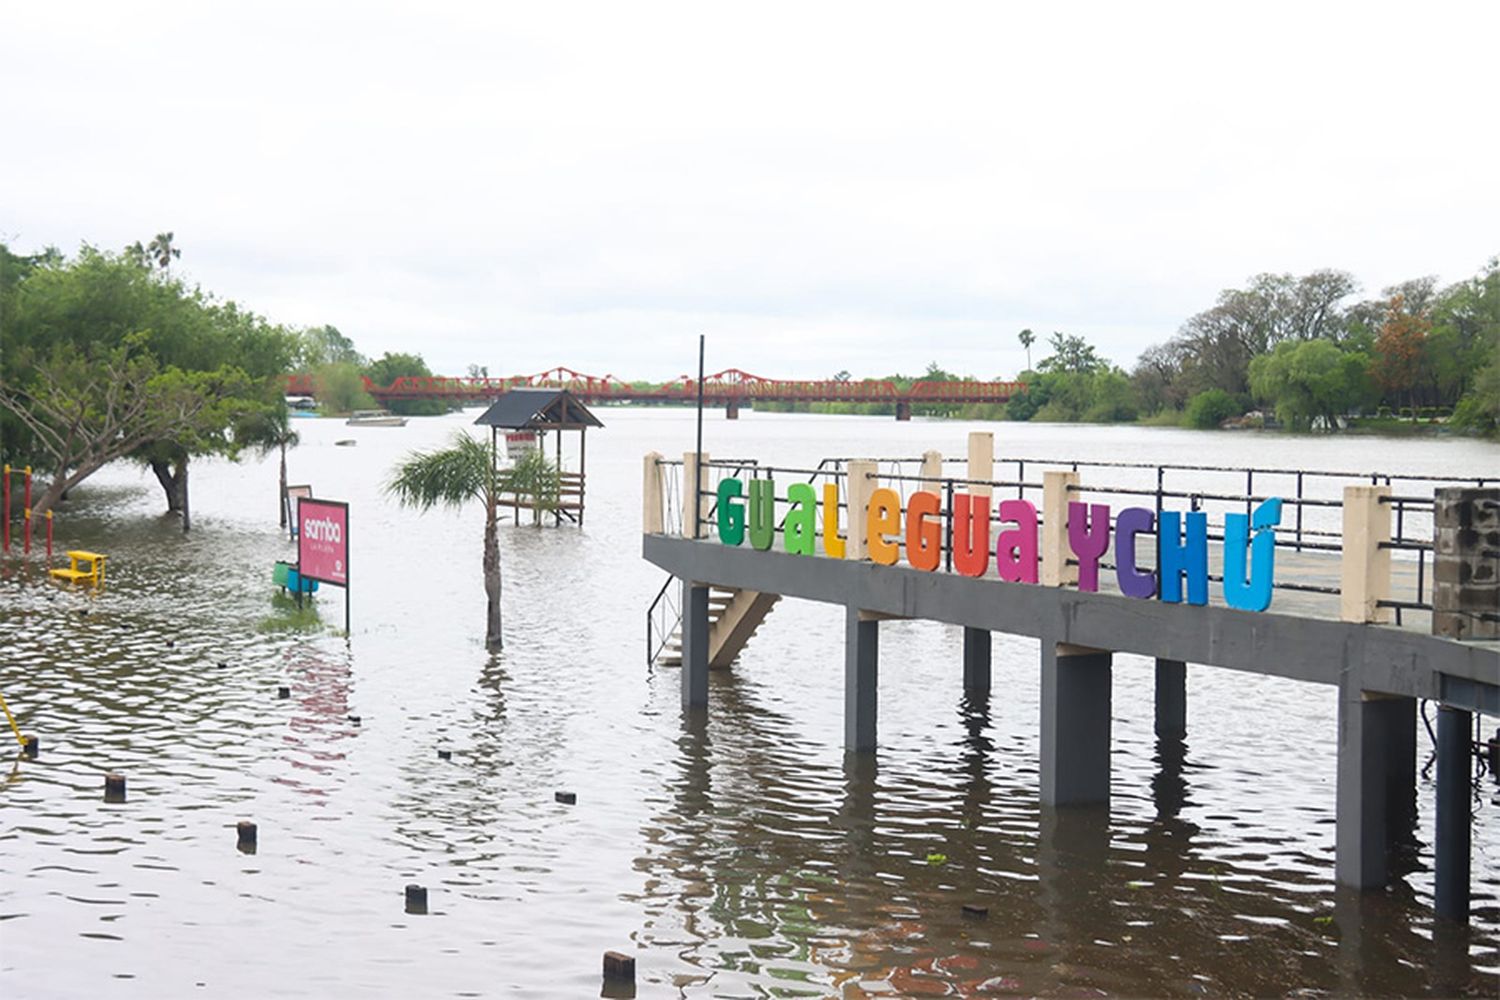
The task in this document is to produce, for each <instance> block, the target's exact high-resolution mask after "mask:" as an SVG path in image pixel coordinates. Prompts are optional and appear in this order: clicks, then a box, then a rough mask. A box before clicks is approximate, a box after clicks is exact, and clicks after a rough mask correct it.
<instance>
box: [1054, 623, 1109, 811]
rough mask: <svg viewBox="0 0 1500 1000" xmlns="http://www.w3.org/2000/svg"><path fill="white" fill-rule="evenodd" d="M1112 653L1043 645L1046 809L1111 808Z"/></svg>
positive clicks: (1059, 645) (1064, 644)
mask: <svg viewBox="0 0 1500 1000" xmlns="http://www.w3.org/2000/svg"><path fill="white" fill-rule="evenodd" d="M1112 662H1113V655H1112V654H1111V653H1110V652H1109V651H1108V650H1103V649H1090V648H1088V647H1084V646H1070V645H1067V644H1066V643H1057V644H1054V643H1051V642H1048V641H1047V640H1046V639H1043V640H1042V725H1041V736H1042V761H1041V765H1042V766H1041V772H1042V804H1043V805H1046V806H1070V805H1090V804H1100V803H1108V802H1109V740H1110V732H1109V731H1110V721H1111V705H1110V695H1111V691H1110V682H1111V678H1112V675H1113V670H1112Z"/></svg>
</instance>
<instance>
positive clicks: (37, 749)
mask: <svg viewBox="0 0 1500 1000" xmlns="http://www.w3.org/2000/svg"><path fill="white" fill-rule="evenodd" d="M21 744H22V745H21V752H22V753H24V754H25V755H26V756H28V757H30V758H31V759H32V760H35V759H36V755H37V754H39V753H41V752H42V745H41V741H39V740H38V739H37V738H36V737H35V736H25V737H22V739H21Z"/></svg>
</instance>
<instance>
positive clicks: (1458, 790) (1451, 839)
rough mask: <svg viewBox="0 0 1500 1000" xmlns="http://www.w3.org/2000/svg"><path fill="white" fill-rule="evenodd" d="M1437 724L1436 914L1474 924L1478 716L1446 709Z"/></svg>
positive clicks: (1442, 709) (1434, 857) (1440, 713)
mask: <svg viewBox="0 0 1500 1000" xmlns="http://www.w3.org/2000/svg"><path fill="white" fill-rule="evenodd" d="M1437 715H1438V721H1437V822H1436V824H1435V826H1436V831H1435V832H1434V834H1433V841H1434V843H1433V845H1432V855H1433V865H1432V882H1433V897H1434V899H1433V903H1434V906H1435V908H1436V910H1437V915H1438V916H1440V917H1445V918H1447V919H1449V920H1457V921H1460V922H1462V923H1467V922H1468V920H1469V854H1470V837H1471V836H1472V832H1473V831H1472V830H1470V828H1469V808H1470V807H1469V797H1470V794H1471V791H1470V787H1469V781H1470V778H1471V776H1472V775H1473V773H1474V761H1473V760H1472V757H1473V750H1472V740H1473V738H1474V737H1473V733H1474V718H1473V716H1472V715H1471V714H1470V713H1468V712H1465V711H1463V710H1462V709H1458V708H1449V707H1448V706H1447V705H1442V706H1440V707H1439V708H1438V714H1437Z"/></svg>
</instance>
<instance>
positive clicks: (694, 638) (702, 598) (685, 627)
mask: <svg viewBox="0 0 1500 1000" xmlns="http://www.w3.org/2000/svg"><path fill="white" fill-rule="evenodd" d="M707 704H708V585H707V584H702V583H695V582H693V581H691V580H684V581H683V584H682V707H683V708H687V709H693V708H703V707H705V706H706V705H707Z"/></svg>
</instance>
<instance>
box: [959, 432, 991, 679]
mask: <svg viewBox="0 0 1500 1000" xmlns="http://www.w3.org/2000/svg"><path fill="white" fill-rule="evenodd" d="M965 478H967V479H968V480H969V485H968V486H967V487H966V489H967V490H968V492H969V493H970V494H971V495H973V496H976V497H984V498H986V502H988V498H989V497H990V496H991V495H992V494H993V493H994V487H992V486H990V485H989V483H990V481H992V480H993V479H994V478H995V435H994V434H991V433H990V432H989V431H970V432H969V462H968V468H967V469H966V470H965ZM948 517H949V518H950V519H951V518H952V517H953V512H952V511H949V512H948ZM989 689H990V633H989V632H988V631H987V630H985V629H981V628H972V627H970V626H967V625H966V626H964V690H965V691H968V692H969V693H971V694H982V693H987V692H988V691H989Z"/></svg>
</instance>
